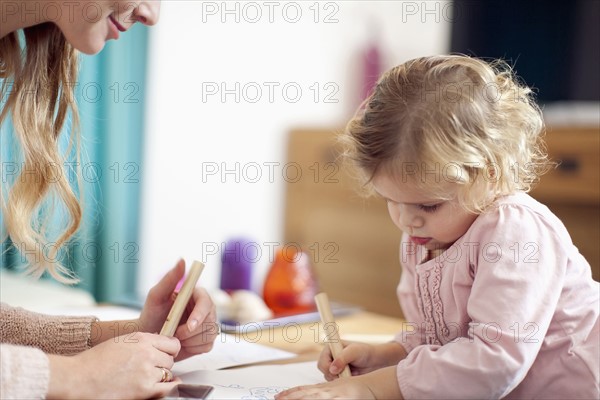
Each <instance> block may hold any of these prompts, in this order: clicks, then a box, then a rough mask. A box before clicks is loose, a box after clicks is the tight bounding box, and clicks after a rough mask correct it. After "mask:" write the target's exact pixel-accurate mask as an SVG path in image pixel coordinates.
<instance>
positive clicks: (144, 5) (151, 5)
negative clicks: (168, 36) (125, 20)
mask: <svg viewBox="0 0 600 400" xmlns="http://www.w3.org/2000/svg"><path fill="white" fill-rule="evenodd" d="M159 17H160V0H152V1H142V2H141V3H140V4H138V6H137V7H136V9H135V10H134V11H133V18H134V19H135V20H136V21H138V22H141V23H142V24H144V25H148V26H152V25H154V24H156V23H157V22H158V18H159Z"/></svg>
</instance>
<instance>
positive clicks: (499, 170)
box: [277, 55, 600, 399]
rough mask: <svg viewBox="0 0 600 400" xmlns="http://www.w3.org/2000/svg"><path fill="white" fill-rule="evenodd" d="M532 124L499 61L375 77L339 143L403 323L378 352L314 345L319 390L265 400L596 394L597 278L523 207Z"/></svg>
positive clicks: (443, 62)
mask: <svg viewBox="0 0 600 400" xmlns="http://www.w3.org/2000/svg"><path fill="white" fill-rule="evenodd" d="M542 128H543V122H542V116H541V112H540V110H539V109H538V107H537V106H536V105H535V104H534V102H533V100H532V98H531V91H530V90H529V89H528V88H527V87H524V86H522V85H520V84H519V83H518V82H517V81H516V80H515V78H514V77H513V76H512V74H511V72H510V70H509V69H508V68H506V66H504V65H503V64H502V63H500V62H497V63H494V64H488V63H486V62H483V61H481V60H478V59H474V58H469V57H466V56H459V55H455V56H438V57H425V58H419V59H415V60H411V61H408V62H406V63H404V64H402V65H400V66H397V67H395V68H393V69H391V70H390V71H388V72H387V73H385V74H384V75H383V76H382V77H381V79H380V80H379V82H378V85H377V87H376V89H375V90H374V93H373V94H372V95H371V96H370V97H369V98H368V99H367V100H366V101H365V104H364V107H363V108H362V109H361V110H360V111H359V112H358V114H357V115H356V116H355V118H354V119H352V120H351V121H350V123H349V124H348V127H347V130H346V133H345V135H344V140H345V141H346V143H347V144H348V155H349V157H350V159H351V160H352V161H354V162H355V163H356V165H357V166H358V168H359V170H360V171H362V173H363V175H364V178H365V182H367V183H368V184H369V185H370V187H371V188H372V189H373V190H374V191H375V192H376V193H377V194H379V195H380V196H381V197H383V198H384V199H385V201H386V202H387V205H388V210H389V213H390V216H391V218H392V220H393V222H394V223H395V224H396V226H397V227H398V228H399V229H401V230H402V231H403V232H404V235H403V237H402V242H401V244H400V262H401V264H402V267H403V270H402V276H401V279H400V284H399V286H398V297H399V300H400V303H401V306H402V309H403V311H404V314H405V317H406V321H407V322H406V323H405V324H404V326H403V329H402V332H401V333H399V334H398V335H397V336H396V338H395V341H393V342H391V343H386V344H382V345H377V346H371V345H366V344H359V343H344V346H345V347H344V350H343V352H342V354H341V356H340V357H338V358H336V359H335V360H332V356H331V353H330V352H329V351H328V350H327V349H325V350H324V351H323V353H322V354H321V357H320V359H319V362H318V367H319V369H320V370H321V371H323V373H324V374H325V378H326V379H327V380H328V381H331V382H328V383H324V384H321V385H315V386H306V387H299V388H294V389H290V390H288V391H286V392H283V393H281V394H280V395H279V396H278V397H277V398H278V399H295V398H319V399H323V398H360V399H366V398H394V399H401V398H428V399H432V398H445V399H448V398H461V399H464V398H478V399H482V398H543V399H547V398H557V399H575V398H581V399H597V398H599V396H600V392H599V368H600V366H599V362H600V361H599V360H600V354H599V345H600V330H599V324H598V314H599V301H600V300H599V293H600V288H599V285H598V282H595V281H593V280H592V277H591V269H590V266H589V264H588V263H587V262H586V260H585V259H584V258H583V257H582V256H581V254H579V251H578V250H577V248H576V247H575V246H574V245H573V243H572V241H571V238H570V237H569V234H568V233H567V231H566V229H565V227H564V226H563V224H562V223H561V221H560V220H559V219H558V218H557V217H556V216H555V215H554V214H552V212H550V210H549V209H548V208H546V207H545V206H544V205H542V204H540V203H538V202H537V201H536V200H534V199H533V198H531V197H530V196H529V195H527V191H528V190H529V189H530V188H531V186H532V184H533V183H535V182H536V181H537V180H538V177H539V176H540V175H541V174H542V173H543V172H544V171H545V170H546V169H547V168H548V162H547V161H546V156H545V154H544V151H543V145H542V142H541V132H542ZM346 365H349V366H350V368H351V370H352V372H353V375H354V376H353V377H351V378H341V379H337V374H339V373H340V372H341V371H342V369H343V368H344V367H345V366H346Z"/></svg>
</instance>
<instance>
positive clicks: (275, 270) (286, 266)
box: [263, 246, 318, 316]
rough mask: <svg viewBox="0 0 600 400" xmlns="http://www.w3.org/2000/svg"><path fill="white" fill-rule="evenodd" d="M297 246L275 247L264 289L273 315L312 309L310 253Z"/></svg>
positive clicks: (313, 282) (314, 289) (313, 286)
mask: <svg viewBox="0 0 600 400" xmlns="http://www.w3.org/2000/svg"><path fill="white" fill-rule="evenodd" d="M299 250H300V249H299V248H297V247H292V246H286V247H283V248H280V249H278V250H277V252H276V254H275V260H274V262H273V265H272V266H271V269H270V270H269V273H268V274H267V278H266V280H265V285H264V289H263V297H264V300H265V303H266V304H267V306H268V307H269V308H270V309H271V310H273V312H274V313H275V315H276V316H281V315H287V314H300V313H304V312H308V311H314V310H315V301H314V297H315V295H316V293H317V289H318V288H317V283H316V280H315V277H314V274H313V268H312V264H311V261H310V257H309V256H308V254H306V253H305V252H303V251H299Z"/></svg>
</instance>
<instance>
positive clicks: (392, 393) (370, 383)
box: [275, 366, 404, 400]
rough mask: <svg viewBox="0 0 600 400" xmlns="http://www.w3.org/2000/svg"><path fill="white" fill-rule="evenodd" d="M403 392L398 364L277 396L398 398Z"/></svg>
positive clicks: (285, 398)
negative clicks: (398, 381)
mask: <svg viewBox="0 0 600 400" xmlns="http://www.w3.org/2000/svg"><path fill="white" fill-rule="evenodd" d="M403 398H404V397H403V396H402V392H401V391H400V388H399V387H398V383H397V381H396V366H391V367H386V368H382V369H378V370H376V371H373V372H370V373H368V374H366V375H361V376H353V377H351V378H341V379H337V380H335V381H333V382H327V383H322V384H319V385H310V386H298V387H295V388H293V389H289V390H286V391H283V392H281V393H279V394H277V395H276V396H275V399H277V400H290V399H361V400H362V399H365V400H366V399H397V400H402V399H403Z"/></svg>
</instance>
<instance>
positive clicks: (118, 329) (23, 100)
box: [0, 0, 216, 399]
mask: <svg viewBox="0 0 600 400" xmlns="http://www.w3.org/2000/svg"><path fill="white" fill-rule="evenodd" d="M159 8H160V3H159V2H158V1H156V0H150V1H146V0H134V1H132V0H102V1H91V0H85V1H67V0H65V1H62V0H60V1H42V0H39V1H37V0H29V1H14V2H9V1H2V2H1V7H0V20H1V21H2V22H1V23H0V99H2V100H1V101H0V106H1V108H0V125H1V124H2V122H4V121H6V120H7V119H8V117H9V116H10V117H11V118H12V122H13V126H14V128H15V132H16V136H17V137H18V138H19V141H20V143H21V148H22V151H23V156H24V160H25V164H24V166H23V169H22V170H23V173H22V175H21V176H19V177H18V179H16V181H15V183H14V185H12V186H11V187H10V188H5V187H2V188H1V192H0V193H1V196H0V198H1V200H2V213H3V216H4V221H5V222H6V230H7V232H8V235H9V236H10V238H11V239H12V242H13V243H15V246H17V247H18V248H24V249H28V250H31V249H36V252H33V251H27V252H23V254H26V255H27V257H28V258H29V261H30V272H32V273H33V274H35V275H41V274H42V273H43V272H44V271H48V272H49V273H50V274H51V275H52V276H54V277H55V278H56V279H58V280H59V281H62V282H73V277H71V276H69V275H68V274H66V273H65V270H64V268H62V267H61V265H59V264H58V263H53V262H46V263H44V261H47V260H53V259H56V258H55V257H52V256H50V257H46V255H45V254H44V253H43V252H42V250H41V249H43V248H46V246H47V245H48V243H49V240H48V238H46V237H45V236H44V234H43V232H44V228H45V227H41V228H40V227H38V228H39V229H34V227H35V226H36V223H35V220H36V216H37V212H38V208H39V205H40V203H41V202H42V200H43V198H44V197H45V196H46V195H47V194H48V193H49V192H54V193H55V194H56V195H57V198H60V199H61V200H62V201H63V202H64V204H65V205H66V208H67V209H68V210H69V212H70V221H69V226H68V228H67V229H66V230H65V232H63V233H62V235H61V237H60V239H59V240H58V243H57V244H56V245H55V244H54V243H51V245H52V246H51V247H54V248H56V247H60V246H61V245H62V244H64V243H65V242H66V241H67V240H68V239H69V237H70V236H71V235H72V234H73V233H74V232H75V231H76V230H77V227H78V226H79V223H80V221H81V207H80V205H79V202H78V199H77V197H76V195H75V194H74V192H73V190H72V189H71V187H70V185H69V182H68V181H67V178H66V174H59V179H56V175H55V174H52V173H51V172H52V170H53V168H50V167H51V166H53V165H54V166H56V165H63V164H62V163H63V160H62V158H61V154H60V151H59V149H58V137H59V135H60V132H61V128H62V126H63V125H64V123H65V121H66V120H67V116H70V117H71V118H72V119H73V121H74V125H76V121H77V109H76V106H75V104H74V103H73V102H72V101H70V99H73V98H74V97H73V88H74V85H73V82H75V81H76V80H77V57H78V55H77V51H81V52H84V53H87V54H95V53H98V52H99V51H100V50H102V48H103V47H104V45H105V43H106V41H107V40H109V39H117V38H118V37H119V35H120V34H121V33H124V32H125V31H126V30H127V29H129V28H130V27H131V26H132V25H133V24H135V23H137V22H139V23H143V24H145V25H154V24H155V23H156V22H157V20H158V17H159ZM20 34H22V36H21V35H20ZM21 37H22V38H23V42H24V45H22V41H21V39H20V38H21ZM69 112H70V113H69ZM44 166H46V167H48V168H44ZM5 189H8V190H5ZM184 270H185V265H184V263H183V261H180V262H178V263H177V265H176V267H175V268H173V270H171V271H170V272H169V273H167V274H166V276H165V277H164V278H163V279H162V280H161V281H160V282H159V283H158V284H157V285H156V286H155V287H154V288H153V289H152V290H151V291H150V293H149V295H148V297H147V299H146V303H145V305H144V309H143V310H142V312H141V315H140V317H139V319H136V320H131V321H114V322H110V321H98V320H97V319H95V318H93V317H52V316H47V315H41V314H36V313H32V312H29V311H26V310H23V309H21V308H14V307H10V306H9V305H6V304H0V398H2V399H9V398H18V399H32V398H62V399H67V398H74V399H83V398H93V399H106V398H149V397H160V396H164V395H166V394H167V393H169V391H170V390H171V389H172V388H173V387H174V385H175V384H176V382H171V380H172V378H173V375H172V373H171V371H170V368H171V367H172V365H173V362H174V360H175V359H183V358H186V357H189V356H191V355H194V354H199V353H204V352H206V351H209V350H210V349H211V347H212V345H213V341H214V340H215V338H216V322H215V321H216V316H215V310H214V305H213V303H212V301H211V300H210V297H209V296H208V294H207V293H206V291H204V290H201V289H196V290H195V292H194V296H193V299H192V300H191V301H190V304H189V305H188V309H187V310H188V311H187V312H186V316H185V318H183V319H182V323H181V325H180V326H179V327H178V329H177V331H176V333H175V338H168V337H165V336H160V335H157V334H155V332H159V331H160V329H161V326H162V324H163V323H164V321H165V318H166V316H167V314H168V313H169V310H170V307H171V305H172V304H173V301H172V293H173V290H174V288H175V286H176V285H177V282H178V281H179V280H180V278H181V277H182V276H183V273H184ZM119 335H122V336H119Z"/></svg>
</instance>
